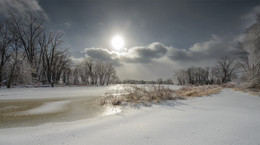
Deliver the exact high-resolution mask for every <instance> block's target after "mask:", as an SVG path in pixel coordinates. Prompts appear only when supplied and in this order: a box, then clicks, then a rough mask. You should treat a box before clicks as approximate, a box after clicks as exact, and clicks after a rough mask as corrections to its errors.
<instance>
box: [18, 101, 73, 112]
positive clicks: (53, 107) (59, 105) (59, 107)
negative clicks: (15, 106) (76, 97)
mask: <svg viewBox="0 0 260 145" xmlns="http://www.w3.org/2000/svg"><path fill="white" fill-rule="evenodd" d="M69 103H70V101H68V100H63V101H55V102H48V103H44V104H42V105H41V106H39V107H36V108H33V109H30V110H26V111H22V112H17V113H16V115H39V114H51V113H59V112H63V111H66V108H67V105H68V104H69Z"/></svg>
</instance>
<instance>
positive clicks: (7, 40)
mask: <svg viewBox="0 0 260 145" xmlns="http://www.w3.org/2000/svg"><path fill="white" fill-rule="evenodd" d="M13 40H14V35H13V34H12V32H11V27H10V23H8V21H7V22H3V23H1V24H0V87H1V84H2V81H3V80H2V77H3V72H4V71H5V70H3V69H4V66H5V64H6V62H7V61H8V60H9V58H10V57H11V56H12V54H13V52H14V51H13V48H12V47H11V45H12V42H13Z"/></svg>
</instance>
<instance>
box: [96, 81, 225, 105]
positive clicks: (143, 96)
mask: <svg viewBox="0 0 260 145" xmlns="http://www.w3.org/2000/svg"><path fill="white" fill-rule="evenodd" d="M220 90H221V87H219V86H190V87H183V88H181V89H179V90H172V89H170V88H168V87H165V86H162V85H158V86H155V85H154V86H150V87H147V86H141V87H138V86H128V87H125V88H124V89H122V90H120V91H119V90H116V91H115V92H108V93H106V95H105V97H103V98H102V99H101V103H100V104H101V105H105V104H112V105H121V104H122V103H130V104H142V105H148V104H150V103H159V102H162V101H166V100H174V99H185V98H187V97H197V96H206V95H210V94H216V93H219V92H220Z"/></svg>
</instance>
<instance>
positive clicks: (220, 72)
mask: <svg viewBox="0 0 260 145" xmlns="http://www.w3.org/2000/svg"><path fill="white" fill-rule="evenodd" d="M235 69H236V67H235V66H234V59H232V58H231V57H227V56H225V57H222V58H221V59H220V60H219V61H218V62H217V64H216V66H215V67H213V68H212V73H213V74H214V75H215V76H216V78H217V80H218V82H220V83H221V84H223V83H227V82H229V81H231V78H232V76H233V75H234V73H235Z"/></svg>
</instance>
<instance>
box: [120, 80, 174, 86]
mask: <svg viewBox="0 0 260 145" xmlns="http://www.w3.org/2000/svg"><path fill="white" fill-rule="evenodd" d="M118 83H120V84H168V85H172V84H174V83H173V80H172V79H166V80H163V79H161V78H160V79H157V80H156V81H146V80H130V79H127V80H123V81H119V82H118Z"/></svg>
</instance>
